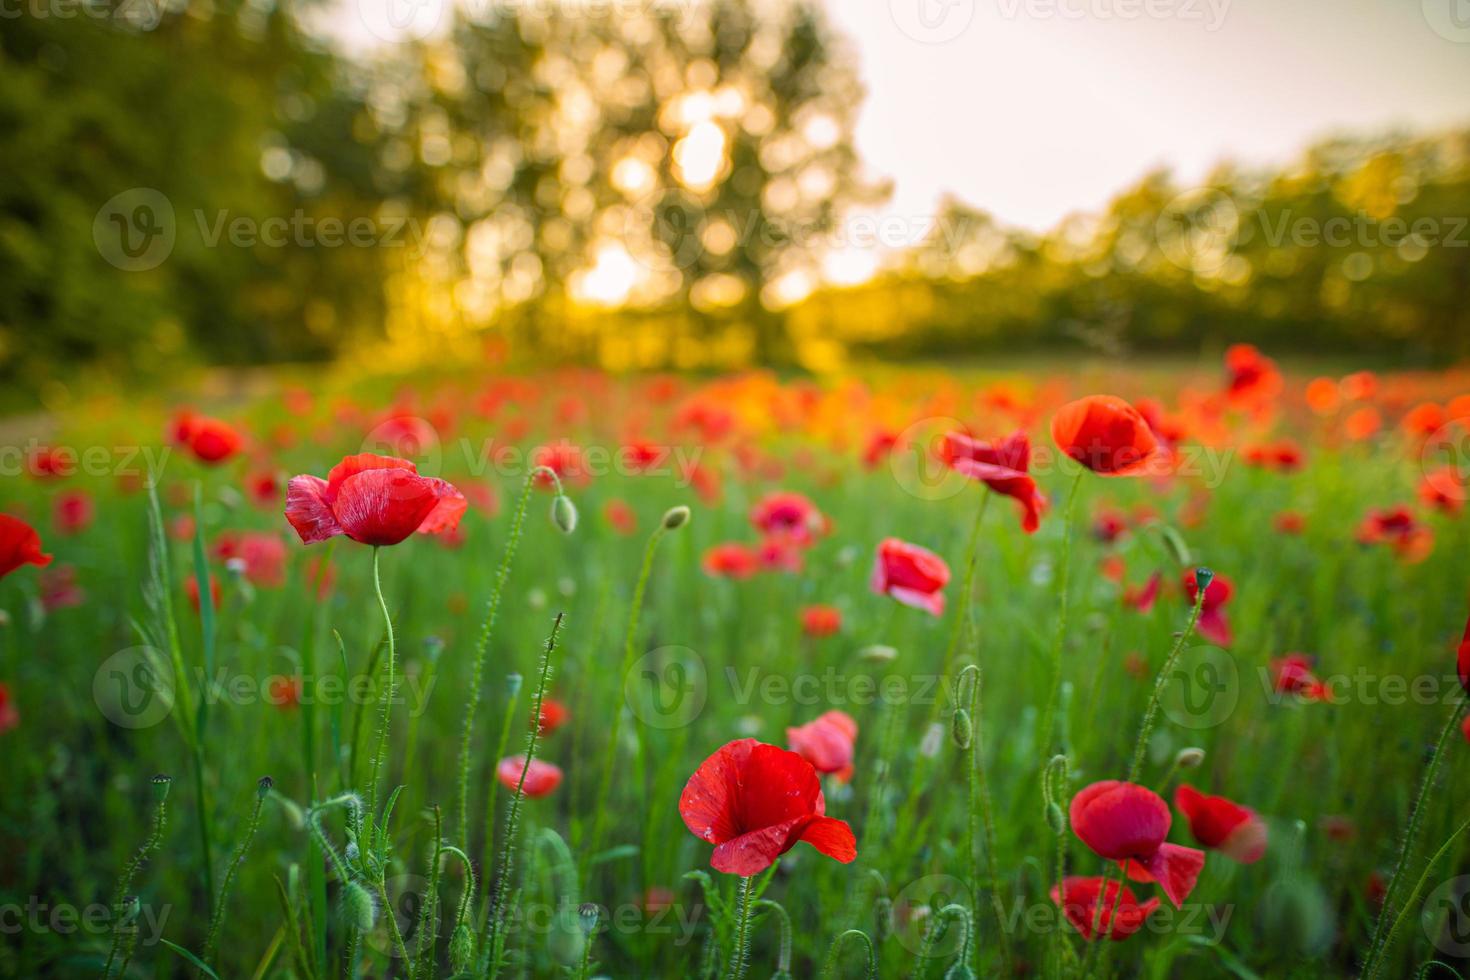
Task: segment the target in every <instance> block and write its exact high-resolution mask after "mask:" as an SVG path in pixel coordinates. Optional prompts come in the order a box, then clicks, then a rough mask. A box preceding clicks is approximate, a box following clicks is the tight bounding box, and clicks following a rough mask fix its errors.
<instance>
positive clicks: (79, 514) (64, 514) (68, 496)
mask: <svg viewBox="0 0 1470 980" xmlns="http://www.w3.org/2000/svg"><path fill="white" fill-rule="evenodd" d="M54 506H55V520H56V530H58V531H60V532H61V533H62V534H77V533H79V532H81V531H85V530H86V529H87V528H88V526H90V525H91V523H92V518H93V517H94V516H95V515H96V512H97V508H96V507H95V506H93V504H92V498H91V496H90V495H88V494H87V493H86V492H85V491H83V490H71V491H68V492H66V493H62V494H58V495H57V497H56V503H55V505H54Z"/></svg>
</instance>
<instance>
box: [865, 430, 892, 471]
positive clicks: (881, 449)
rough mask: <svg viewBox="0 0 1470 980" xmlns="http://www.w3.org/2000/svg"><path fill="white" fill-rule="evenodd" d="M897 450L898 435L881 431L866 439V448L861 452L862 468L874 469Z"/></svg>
mask: <svg viewBox="0 0 1470 980" xmlns="http://www.w3.org/2000/svg"><path fill="white" fill-rule="evenodd" d="M897 448H898V433H897V432H892V431H890V430H888V429H881V430H879V431H877V432H874V433H873V434H872V435H871V436H869V437H868V445H867V448H865V449H864V450H863V466H865V467H867V468H868V469H870V470H871V469H876V468H877V467H878V464H879V463H881V462H883V461H884V460H885V459H887V458H888V455H889V454H890V453H892V452H893V451H894V450H895V449H897Z"/></svg>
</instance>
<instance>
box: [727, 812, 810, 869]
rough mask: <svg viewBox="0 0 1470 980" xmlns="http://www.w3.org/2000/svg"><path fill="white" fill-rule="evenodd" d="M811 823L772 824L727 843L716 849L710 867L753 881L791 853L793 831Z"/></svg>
mask: <svg viewBox="0 0 1470 980" xmlns="http://www.w3.org/2000/svg"><path fill="white" fill-rule="evenodd" d="M809 819H810V818H808V817H800V818H798V819H796V820H788V821H786V822H785V823H778V824H772V825H771V826H769V827H762V828H760V829H759V830H752V831H751V832H750V833H747V834H741V835H740V836H739V837H735V838H732V839H730V840H727V841H725V842H724V843H723V844H720V845H718V846H716V847H715V853H714V854H713V855H712V856H711V857H710V866H711V867H713V868H714V869H715V870H716V871H722V872H724V873H725V874H730V875H743V876H746V877H749V876H750V875H755V874H760V873H761V872H762V871H764V870H766V869H767V868H769V867H770V866H771V865H772V864H773V863H774V862H775V860H776V859H777V858H778V857H780V856H781V855H782V854H785V853H786V851H787V850H789V848H790V841H791V837H792V835H793V831H798V830H799V828H800V826H801V825H803V824H805V823H806V822H807V821H808V820H809ZM821 819H827V818H825V817H823V818H821Z"/></svg>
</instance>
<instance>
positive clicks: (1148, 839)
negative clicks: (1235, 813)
mask: <svg viewBox="0 0 1470 980" xmlns="http://www.w3.org/2000/svg"><path fill="white" fill-rule="evenodd" d="M1070 816H1071V823H1072V831H1073V832H1074V833H1075V834H1076V835H1077V837H1078V839H1079V840H1081V841H1082V843H1084V844H1086V845H1087V846H1088V847H1089V848H1091V849H1092V852H1093V853H1094V854H1096V855H1098V856H1099V857H1103V858H1107V859H1108V860H1110V861H1118V862H1128V863H1129V864H1130V865H1132V864H1135V863H1136V864H1137V865H1138V869H1137V870H1139V871H1142V872H1146V873H1147V874H1148V876H1149V877H1151V878H1152V879H1153V880H1154V881H1157V882H1158V883H1159V887H1160V888H1162V889H1163V890H1164V894H1165V895H1167V896H1168V897H1169V901H1171V902H1173V903H1174V904H1175V905H1176V906H1177V905H1179V904H1180V903H1181V902H1183V901H1184V900H1185V899H1186V898H1188V897H1189V893H1190V892H1191V891H1193V890H1194V883H1195V881H1196V880H1197V879H1198V878H1199V873H1200V870H1201V869H1202V868H1203V867H1204V866H1205V854H1204V852H1203V851H1200V850H1196V849H1195V848H1192V847H1181V846H1179V845H1178V844H1170V843H1168V842H1167V838H1168V836H1169V825H1170V824H1171V823H1173V817H1171V816H1170V814H1169V805H1168V804H1167V803H1165V802H1164V800H1163V797H1161V796H1159V794H1157V793H1155V792H1154V791H1153V790H1151V789H1147V788H1145V787H1143V786H1139V785H1138V784H1136V783H1125V782H1120V781H1118V780H1115V779H1107V780H1103V781H1102V782H1098V783H1093V784H1092V785H1091V786H1088V787H1086V788H1085V789H1083V790H1081V791H1080V792H1079V793H1078V794H1077V795H1076V796H1074V797H1072V805H1071V808H1070ZM1130 870H1132V869H1130Z"/></svg>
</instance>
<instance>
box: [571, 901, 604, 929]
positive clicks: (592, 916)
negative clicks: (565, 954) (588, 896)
mask: <svg viewBox="0 0 1470 980" xmlns="http://www.w3.org/2000/svg"><path fill="white" fill-rule="evenodd" d="M601 917H602V908H601V907H600V906H599V905H598V904H597V903H596V902H583V903H582V905H580V906H579V907H578V908H577V921H578V923H579V924H580V925H581V926H582V931H583V932H585V933H587V935H589V936H590V935H592V934H593V933H594V932H596V931H597V921H598V919H600V918H601Z"/></svg>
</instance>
